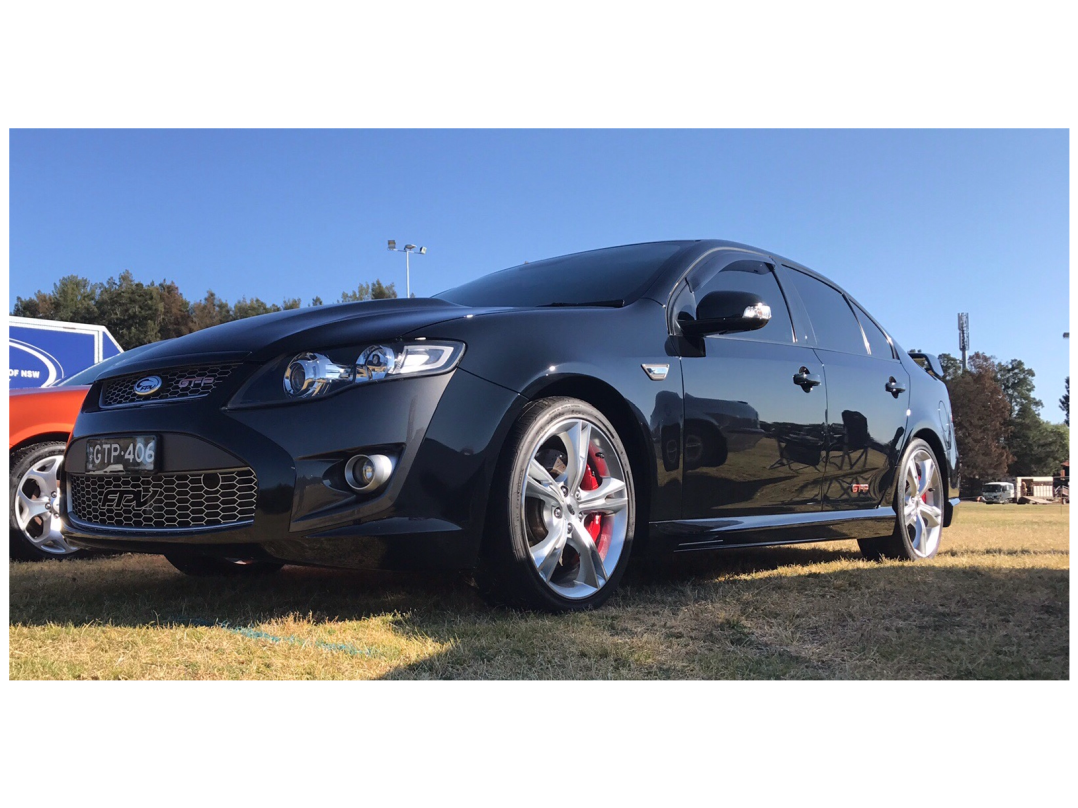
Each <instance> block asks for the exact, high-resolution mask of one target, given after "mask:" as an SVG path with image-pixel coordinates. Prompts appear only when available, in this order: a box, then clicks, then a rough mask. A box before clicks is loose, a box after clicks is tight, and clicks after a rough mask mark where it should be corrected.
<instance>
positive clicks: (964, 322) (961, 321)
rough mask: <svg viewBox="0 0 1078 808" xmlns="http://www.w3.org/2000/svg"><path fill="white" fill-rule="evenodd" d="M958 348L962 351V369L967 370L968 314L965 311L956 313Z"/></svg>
mask: <svg viewBox="0 0 1078 808" xmlns="http://www.w3.org/2000/svg"><path fill="white" fill-rule="evenodd" d="M958 350H960V351H961V352H962V370H969V360H968V359H967V358H966V355H967V354H968V353H969V314H968V313H965V312H963V313H962V314H959V315H958Z"/></svg>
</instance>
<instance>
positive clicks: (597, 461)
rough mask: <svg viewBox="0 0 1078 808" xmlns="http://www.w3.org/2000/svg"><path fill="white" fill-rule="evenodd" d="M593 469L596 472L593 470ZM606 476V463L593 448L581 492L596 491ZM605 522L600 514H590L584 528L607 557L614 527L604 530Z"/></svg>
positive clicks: (601, 553) (590, 451)
mask: <svg viewBox="0 0 1078 808" xmlns="http://www.w3.org/2000/svg"><path fill="white" fill-rule="evenodd" d="M593 467H594V471H593V470H592V469H593ZM605 474H606V461H605V460H604V459H603V457H602V455H600V454H599V451H598V450H597V449H596V448H595V447H594V446H592V447H591V449H590V450H589V451H588V465H587V467H586V468H585V469H584V479H583V480H581V481H580V488H581V490H583V491H594V490H595V489H596V488H598V487H599V483H600V482H601V480H602V477H603V475H605ZM603 521H604V517H603V515H602V514H598V513H589V514H588V515H587V516H586V517H584V527H585V528H587V530H588V533H589V534H591V540H592V541H593V542H595V546H596V547H597V548H598V550H599V555H600V556H605V555H606V550H607V548H608V547H609V546H610V531H611V528H612V527H613V526H612V525H610V526H607V527H606V530H603V527H604V525H603Z"/></svg>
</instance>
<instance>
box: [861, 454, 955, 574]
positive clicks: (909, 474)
mask: <svg viewBox="0 0 1078 808" xmlns="http://www.w3.org/2000/svg"><path fill="white" fill-rule="evenodd" d="M922 481H923V482H922ZM914 489H916V491H917V495H913V493H912V492H913V490H914ZM946 498H947V492H946V491H945V490H944V488H943V475H942V474H941V473H940V467H939V461H938V459H937V458H936V453H935V452H933V451H932V447H931V446H929V445H928V444H927V443H926V442H925V441H923V440H921V439H920V438H914V439H913V440H912V441H910V445H909V446H907V447H906V451H905V453H904V454H903V455H902V463H901V464H900V465H899V476H898V482H897V483H896V485H895V499H894V503H893V505H894V509H895V528H894V531H893V532H892V533H891V535H889V536H878V537H875V538H870V539H859V540H858V542H857V543H858V545H859V546H860V548H861V554H862V555H863V556H864V557H865V558H867V559H870V560H872V561H881V560H883V559H885V558H892V559H898V560H901V561H924V560H925V559H929V558H932V557H933V556H935V555H936V553H937V552H938V551H939V546H940V542H941V540H942V538H943V517H944V508H945V507H946Z"/></svg>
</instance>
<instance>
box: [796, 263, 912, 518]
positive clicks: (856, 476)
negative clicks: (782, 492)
mask: <svg viewBox="0 0 1078 808" xmlns="http://www.w3.org/2000/svg"><path fill="white" fill-rule="evenodd" d="M778 271H779V277H780V278H781V279H782V281H783V287H784V288H785V289H787V291H788V293H790V294H793V295H796V296H797V297H798V298H799V299H800V304H801V305H802V306H803V307H804V310H805V311H806V312H807V314H808V320H809V323H810V324H811V327H812V331H813V336H814V340H815V352H816V354H817V355H818V356H819V359H820V362H821V363H822V364H823V367H824V374H825V376H826V378H827V461H826V463H825V466H824V472H823V507H824V510H857V509H865V508H874V507H876V506H877V505H879V504H881V501H882V499H883V495H884V493H885V492H886V491H887V490H888V488H889V487H890V485H891V482H892V480H893V479H894V473H895V470H896V468H897V466H898V461H899V457H898V452H899V450H900V448H901V446H902V445H903V437H904V435H905V430H906V418H907V408H908V407H909V382H910V380H909V374H908V373H907V372H906V371H905V369H904V368H903V367H902V363H901V362H900V361H898V359H897V355H896V354H895V350H894V346H893V345H892V344H891V341H890V340H889V339H888V338H887V336H886V335H885V334H884V333H883V331H882V329H880V328H879V326H878V325H876V323H875V322H874V321H873V320H872V319H871V318H870V317H869V316H868V314H867V313H865V311H864V310H863V309H862V308H861V307H860V306H858V305H857V304H856V303H854V302H853V301H851V300H850V299H849V298H848V297H847V296H846V295H845V294H844V293H843V292H842V291H841V290H839V289H838V288H836V287H834V286H832V285H831V284H829V283H826V282H825V281H823V280H822V279H820V278H817V277H815V276H813V275H809V274H808V273H805V272H801V271H799V270H797V269H794V268H791V267H786V266H781V267H780V268H779V270H778Z"/></svg>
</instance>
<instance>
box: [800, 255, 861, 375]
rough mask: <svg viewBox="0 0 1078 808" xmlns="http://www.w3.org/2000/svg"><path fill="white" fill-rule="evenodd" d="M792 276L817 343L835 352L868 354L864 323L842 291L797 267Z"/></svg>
mask: <svg viewBox="0 0 1078 808" xmlns="http://www.w3.org/2000/svg"><path fill="white" fill-rule="evenodd" d="M789 277H790V278H791V279H792V280H793V282H794V285H795V286H796V287H797V293H798V294H799V295H801V300H802V302H803V303H804V304H805V308H806V309H808V316H809V319H810V320H812V330H813V331H815V332H816V344H817V345H819V346H820V347H821V348H827V349H829V350H832V351H845V352H846V353H859V354H867V353H868V350H867V349H866V348H865V338H864V336H863V335H862V334H861V326H859V325H858V324H857V318H856V317H854V316H853V311H852V310H851V309H850V307H849V304H847V303H846V298H845V296H844V295H843V294H842V292H840V291H838V290H837V289H835V288H834V287H833V286H828V285H827V284H826V283H823V282H821V281H818V280H816V279H815V278H813V277H810V276H808V275H806V274H805V273H803V272H798V271H797V270H793V271H792V272H790V273H789Z"/></svg>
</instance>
